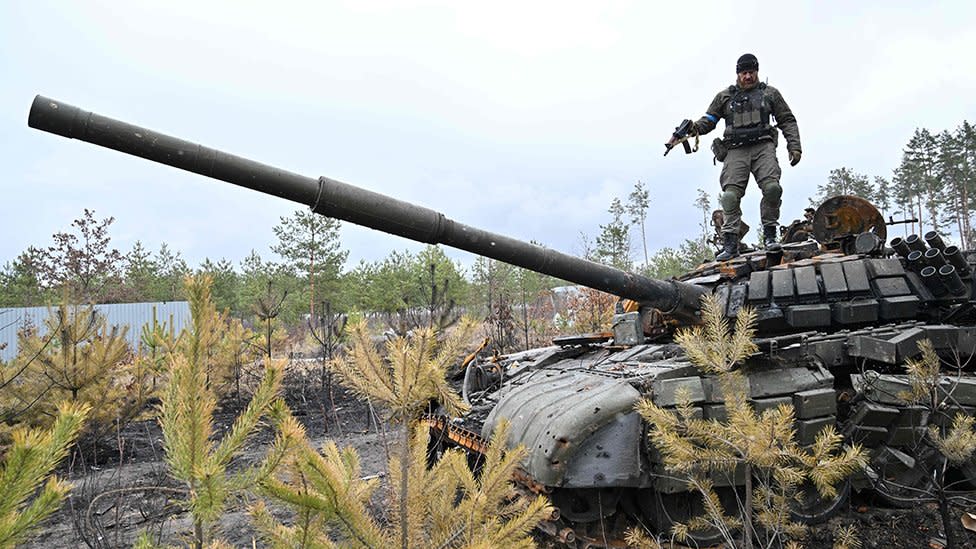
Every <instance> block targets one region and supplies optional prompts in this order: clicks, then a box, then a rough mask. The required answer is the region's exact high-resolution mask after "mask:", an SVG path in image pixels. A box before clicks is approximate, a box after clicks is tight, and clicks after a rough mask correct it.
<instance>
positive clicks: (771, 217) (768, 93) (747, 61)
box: [668, 53, 801, 261]
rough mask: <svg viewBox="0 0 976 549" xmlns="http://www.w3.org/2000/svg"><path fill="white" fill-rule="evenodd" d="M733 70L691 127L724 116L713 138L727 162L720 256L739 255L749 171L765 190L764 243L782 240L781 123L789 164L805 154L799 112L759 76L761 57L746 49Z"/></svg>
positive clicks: (710, 124)
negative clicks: (718, 136) (722, 128)
mask: <svg viewBox="0 0 976 549" xmlns="http://www.w3.org/2000/svg"><path fill="white" fill-rule="evenodd" d="M735 72H736V74H737V78H736V81H735V84H734V85H732V86H729V87H728V88H725V89H723V90H722V91H720V92H718V95H716V96H715V99H713V100H712V104H711V105H709V106H708V109H707V110H706V111H705V116H703V117H701V118H700V119H699V120H698V121H697V122H695V124H694V126H693V128H692V131H691V133H692V134H693V135H704V134H706V133H708V132H710V131H712V130H714V129H715V126H716V124H717V123H718V121H719V119H720V118H724V119H725V135H724V139H716V140H715V143H713V144H712V151H713V152H714V153H715V157H716V158H717V159H718V160H720V161H722V162H724V166H723V167H722V175H721V176H720V178H719V181H720V183H721V185H722V195H721V203H722V210H723V211H724V213H725V223H724V225H723V226H722V236H723V237H724V243H723V248H722V252H721V253H719V254H718V255H717V256H715V259H716V260H719V261H726V260H728V259H731V258H733V257H735V256H737V255H739V234H740V232H739V229H740V223H741V220H742V209H741V208H740V206H739V203H740V201H741V200H742V196H743V195H744V194H745V192H746V185H747V184H748V183H749V174H750V173H751V174H752V175H753V176H754V177H755V178H756V183H757V184H758V185H759V188H760V189H761V190H762V193H763V197H762V202H761V203H760V205H759V212H760V218H761V220H762V225H763V244H764V245H765V246H766V248H767V249H770V248H773V247H776V246H779V244H777V242H776V236H777V234H776V233H777V224H778V223H779V206H780V203H781V200H780V197H781V196H782V194H783V188H782V187H780V185H779V177H780V174H781V170H780V167H779V162H777V160H776V144H777V141H778V133H777V131H776V128H777V127H779V129H780V130H782V131H783V135H784V137H785V138H786V150H787V152H788V153H789V159H790V165H791V166H796V164H797V163H798V162H799V161H800V154H801V149H800V130H799V128H798V127H797V124H796V117H794V116H793V112H792V111H790V108H789V106H787V104H786V101H785V100H783V96H782V95H780V93H779V90H777V89H776V88H774V87H772V86H769V85H766V84H765V83H762V82H759V61H758V60H757V59H756V56H755V55H752V54H751V53H747V54H745V55H743V56H742V57H740V58H739V60H738V62H736V64H735ZM770 117H772V118H774V119H775V121H776V123H777V126H773V125H772V123H771V121H770ZM677 141H678V140H677V139H676V138H675V137H672V138H671V140H670V141H669V142H668V143H669V144H671V145H674V144H676V143H677Z"/></svg>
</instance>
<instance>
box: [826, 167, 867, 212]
mask: <svg viewBox="0 0 976 549" xmlns="http://www.w3.org/2000/svg"><path fill="white" fill-rule="evenodd" d="M838 195H850V196H859V197H861V198H863V199H865V200H869V201H870V200H874V195H875V189H874V187H873V186H872V185H871V181H870V180H869V179H868V177H867V176H866V175H864V174H860V173H857V172H855V171H854V170H851V169H850V168H836V169H833V170H830V175H829V176H828V177H827V182H826V183H823V184H820V185H817V194H816V196H815V197H813V198H811V199H810V205H811V206H812V207H814V208H816V207H818V206H819V205H820V204H821V203H823V201H824V200H826V199H828V198H830V197H832V196H838Z"/></svg>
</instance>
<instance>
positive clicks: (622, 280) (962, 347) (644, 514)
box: [28, 96, 976, 547]
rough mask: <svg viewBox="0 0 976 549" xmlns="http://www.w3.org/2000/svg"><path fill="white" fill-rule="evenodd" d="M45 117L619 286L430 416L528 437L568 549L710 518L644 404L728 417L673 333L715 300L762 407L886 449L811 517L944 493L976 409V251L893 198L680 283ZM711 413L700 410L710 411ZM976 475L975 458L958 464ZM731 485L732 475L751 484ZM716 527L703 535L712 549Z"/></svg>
mask: <svg viewBox="0 0 976 549" xmlns="http://www.w3.org/2000/svg"><path fill="white" fill-rule="evenodd" d="M28 124H29V125H30V126H31V127H33V128H37V129H40V130H44V131H47V132H51V133H55V134H58V135H62V136H64V137H69V138H75V139H81V140H84V141H88V142H90V143H94V144H96V145H100V146H103V147H108V148H112V149H115V150H118V151H121V152H124V153H128V154H132V155H135V156H140V157H143V158H146V159H148V160H152V161H154V162H159V163H163V164H168V165H170V166H174V167H177V168H180V169H184V170H187V171H191V172H195V173H198V174H201V175H204V176H207V177H211V178H215V179H220V180H223V181H226V182H228V183H232V184H235V185H239V186H243V187H247V188H249V189H253V190H256V191H260V192H263V193H266V194H271V195H275V196H278V197H281V198H284V199H286V200H291V201H293V202H298V203H301V204H305V205H307V206H308V207H309V208H311V209H312V211H315V212H317V213H319V214H322V215H326V216H330V217H334V218H337V219H340V220H343V221H347V222H350V223H355V224H358V225H363V226H366V227H370V228H373V229H376V230H379V231H384V232H387V233H391V234H396V235H399V236H402V237H404V238H408V239H411V240H415V241H418V242H425V243H430V244H444V245H446V246H451V247H454V248H458V249H462V250H466V251H469V252H471V253H475V254H480V255H483V256H486V257H490V258H492V259H496V260H499V261H503V262H507V263H510V264H513V265H516V266H519V267H523V268H526V269H530V270H533V271H537V272H540V273H545V274H548V275H551V276H554V277H557V278H560V279H563V280H567V281H570V282H573V283H576V284H580V285H583V286H587V287H591V288H595V289H598V290H601V291H604V292H607V293H610V294H613V295H616V296H619V297H620V298H621V300H620V301H619V302H618V305H617V311H616V314H615V315H614V317H613V327H612V332H611V333H608V334H597V335H587V336H569V337H562V338H557V339H556V340H554V341H553V345H551V346H549V347H545V348H540V349H532V350H528V351H524V352H520V353H515V354H511V355H507V356H500V357H498V356H496V357H479V358H477V359H475V360H473V361H470V362H469V363H468V364H467V365H466V366H465V370H464V380H463V382H462V394H463V396H464V398H465V400H466V401H467V402H468V403H469V404H470V405H471V411H470V412H469V413H468V414H466V415H465V416H464V417H460V418H453V417H447V416H444V415H441V414H436V413H435V414H431V415H428V416H425V417H424V418H423V419H422V421H423V422H424V423H425V424H426V425H427V426H428V427H429V428H430V430H431V432H432V434H433V435H434V436H433V438H432V440H433V441H434V443H433V445H432V450H438V449H442V448H445V447H460V448H463V449H465V450H466V451H467V452H469V455H470V456H471V458H472V460H471V461H472V463H476V462H477V457H478V455H479V454H480V453H481V452H482V451H483V450H484V449H485V447H486V442H487V439H488V437H489V436H490V434H491V433H492V432H493V431H494V428H495V427H496V426H497V425H498V423H499V422H500V421H501V420H502V419H506V420H508V421H509V422H510V423H511V429H510V431H509V439H508V441H507V444H508V445H509V446H510V447H514V446H516V445H520V444H521V445H524V446H525V447H526V448H528V450H529V453H528V456H527V458H526V459H525V461H524V462H523V463H522V467H521V469H520V471H519V473H518V475H517V479H516V480H517V482H518V483H519V485H520V486H521V488H522V490H524V491H526V492H534V493H543V494H546V495H548V496H549V497H550V499H551V500H552V502H553V504H554V505H555V506H556V508H557V510H558V512H557V513H555V514H554V516H553V517H552V518H551V520H549V521H548V522H546V523H544V524H543V525H542V526H541V527H540V528H541V529H542V530H543V531H544V532H547V533H548V534H550V535H552V536H553V537H555V538H556V539H557V540H558V541H559V542H561V543H563V544H566V545H575V546H579V547H604V546H616V545H615V543H617V542H618V541H619V536H620V534H621V532H622V531H623V528H624V527H625V526H627V525H630V524H637V523H640V524H643V525H645V526H651V527H653V528H657V529H658V530H659V531H662V532H666V531H668V529H669V528H670V526H671V525H672V524H673V523H674V522H676V521H685V520H687V519H688V518H690V517H691V516H693V514H697V512H696V504H695V500H696V499H697V497H698V496H696V495H693V494H691V493H690V492H687V491H686V488H685V484H684V482H683V481H682V480H681V479H675V478H672V477H671V476H670V475H666V474H664V471H663V467H662V465H661V463H659V460H658V458H657V457H656V451H655V450H654V449H653V448H651V447H649V444H650V443H649V442H648V441H647V438H646V426H645V425H643V424H642V420H641V417H640V416H639V415H638V414H637V412H636V411H635V405H636V403H637V402H638V400H640V399H641V398H649V399H651V400H653V401H654V402H655V403H657V404H658V405H661V406H665V407H667V406H674V405H675V404H676V399H677V394H678V393H679V390H680V391H681V393H682V394H685V393H687V394H689V395H691V398H692V402H693V404H694V406H695V407H696V409H697V410H700V412H701V415H702V417H704V418H720V417H721V411H722V409H723V407H722V396H721V394H720V392H719V391H716V390H715V388H716V386H717V384H716V383H715V380H714V379H713V378H711V377H709V376H707V375H704V374H703V373H702V372H701V371H699V370H698V369H697V368H696V367H695V366H693V365H692V364H691V363H690V362H689V361H688V359H687V358H686V357H685V356H684V354H683V351H682V350H681V348H680V347H679V346H677V345H676V344H675V343H674V341H673V335H674V333H675V330H677V329H679V328H681V327H683V326H689V325H692V324H695V323H697V322H698V321H699V319H700V310H699V306H700V298H701V297H702V296H704V295H707V294H711V295H713V296H715V298H716V299H717V300H718V302H719V303H720V304H721V306H722V308H723V310H724V311H725V315H726V317H727V318H728V319H730V320H733V319H735V318H736V317H737V315H738V314H739V312H740V311H741V310H742V309H743V307H747V306H748V307H750V308H751V309H753V310H754V311H756V313H757V318H758V324H757V332H756V340H755V342H756V344H757V346H758V347H759V349H760V351H759V352H758V353H757V354H756V355H754V356H752V357H750V358H749V359H748V361H747V363H748V364H747V365H748V368H747V370H748V372H749V374H748V377H749V379H748V381H749V383H748V387H749V399H750V401H751V402H752V404H753V406H754V407H755V408H756V409H760V410H761V409H767V408H771V407H775V406H778V405H779V404H784V403H785V404H792V405H793V406H794V408H795V411H796V436H797V438H798V441H799V442H801V443H803V444H807V443H811V442H812V441H813V439H814V437H815V436H816V434H817V433H818V432H819V431H820V430H821V429H823V428H824V427H825V426H827V425H835V426H836V427H837V429H838V431H839V432H841V433H842V434H843V435H844V436H845V438H846V440H847V441H848V442H850V443H858V444H861V445H862V446H864V447H865V448H867V449H869V451H870V461H869V464H868V465H867V466H866V467H865V469H864V470H863V471H862V472H860V473H858V474H856V475H855V476H854V477H853V479H852V480H851V482H850V483H849V484H845V485H844V487H843V489H842V490H840V491H839V493H838V496H837V497H836V498H834V499H832V500H830V501H824V500H820V499H816V498H813V499H810V500H808V501H807V502H806V504H804V505H802V506H798V507H797V509H795V510H794V513H795V515H796V516H797V517H798V518H801V519H803V520H806V521H808V522H820V521H824V520H826V519H828V518H829V517H830V516H831V514H832V513H833V512H835V511H836V510H837V509H838V508H840V507H841V506H842V504H843V503H844V500H845V498H846V497H847V495H848V494H849V489H848V488H850V487H853V488H854V489H858V490H873V491H875V492H876V493H877V494H878V495H879V496H881V497H883V498H886V499H888V500H889V501H891V502H892V503H894V504H896V505H912V504H913V503H914V500H913V497H914V496H913V494H914V493H915V490H917V489H921V490H924V489H926V487H927V485H926V483H927V482H931V481H930V480H927V474H926V471H931V469H932V461H931V460H932V459H934V458H933V456H932V453H931V451H928V452H927V451H925V450H924V448H922V447H921V443H920V440H921V435H920V433H922V432H923V431H924V429H925V428H926V427H927V426H928V425H939V424H944V423H945V422H946V421H948V419H947V418H950V417H951V416H952V415H954V413H955V412H957V411H964V412H966V413H969V414H972V413H973V412H974V410H976V376H974V375H972V374H971V373H970V372H969V370H971V366H967V365H968V359H969V357H971V356H972V355H973V353H974V352H976V307H974V301H973V274H972V273H973V259H972V257H971V256H970V255H969V254H968V253H966V252H963V251H960V250H959V249H958V248H956V247H954V246H946V245H945V243H944V242H943V240H942V238H941V236H940V235H939V234H937V233H935V232H930V233H927V234H925V235H924V236H922V237H919V236H918V235H911V236H908V237H906V238H894V239H892V240H891V242H890V244H889V245H888V246H886V245H885V241H886V239H887V231H886V229H887V226H886V224H885V221H884V219H883V218H882V216H881V215H880V214H879V212H878V211H877V209H876V208H875V207H874V206H872V205H871V204H870V203H868V202H867V201H865V200H863V199H860V198H858V197H852V196H840V197H833V198H831V199H829V200H827V201H826V202H824V204H822V205H821V206H820V207H819V208H818V209H817V210H816V211H815V212H813V213H812V215H810V212H807V215H806V219H805V220H804V221H803V222H802V225H803V231H794V232H792V233H790V235H789V237H788V238H786V239H784V240H787V241H786V242H784V243H783V245H782V248H781V250H780V251H778V252H776V253H766V252H763V251H754V252H748V253H745V254H743V255H741V256H740V257H737V258H735V259H733V260H731V261H728V262H722V263H714V262H713V263H706V264H704V265H701V266H699V267H698V268H697V269H695V270H694V271H693V272H689V273H686V274H684V275H682V276H679V277H676V278H674V279H672V280H655V279H650V278H646V277H643V276H640V275H637V274H634V273H628V272H624V271H620V270H618V269H614V268H612V267H608V266H605V265H600V264H597V263H593V262H590V261H587V260H584V259H580V258H576V257H573V256H570V255H567V254H563V253H560V252H558V251H555V250H551V249H548V248H544V247H541V246H537V245H533V244H529V243H526V242H522V241H519V240H516V239H512V238H509V237H506V236H503V235H499V234H494V233H491V232H488V231H485V230H482V229H478V228H474V227H471V226H468V225H464V224H462V223H459V222H457V221H454V220H452V219H449V218H447V217H446V216H444V215H443V214H441V213H439V212H436V211H433V210H430V209H428V208H424V207H421V206H417V205H414V204H410V203H407V202H404V201H401V200H397V199H395V198H391V197H388V196H385V195H382V194H379V193H375V192H372V191H369V190H366V189H362V188H358V187H355V186H352V185H349V184H346V183H342V182H339V181H335V180H333V179H329V178H327V177H319V178H311V177H305V176H301V175H297V174H294V173H290V172H287V171H284V170H281V169H278V168H274V167H271V166H268V165H265V164H261V163H258V162H255V161H253V160H248V159H245V158H241V157H237V156H234V155H231V154H228V153H224V152H221V151H218V150H216V149H211V148H208V147H204V146H201V145H197V144H195V143H192V142H189V141H184V140H182V139H178V138H175V137H171V136H167V135H163V134H160V133H157V132H153V131H151V130H148V129H145V128H141V127H138V126H134V125H131V124H128V123H125V122H120V121H118V120H114V119H111V118H108V117H105V116H101V115H98V114H94V113H91V112H88V111H84V110H81V109H78V108H76V107H73V106H71V105H67V104H65V103H61V102H60V101H56V100H52V99H48V98H45V97H41V96H37V97H36V98H35V100H34V103H33V105H32V107H31V110H30V115H29V119H28ZM925 339H928V340H931V341H932V343H933V345H934V347H935V348H936V350H937V351H938V352H939V353H940V354H942V355H943V356H945V357H947V358H950V359H952V360H951V361H947V363H948V364H950V365H957V366H958V367H955V368H951V372H947V374H951V383H948V384H947V385H946V387H945V391H946V392H947V393H949V394H951V399H949V402H951V405H950V406H948V407H945V409H944V410H939V413H933V414H928V413H926V412H925V411H924V410H921V409H920V408H918V407H916V406H910V405H907V404H905V403H904V402H903V401H901V400H900V399H899V398H898V394H899V393H900V392H901V391H903V390H906V389H908V385H909V384H908V381H907V376H906V375H905V370H904V364H905V362H906V361H907V360H909V359H911V358H915V357H917V356H918V355H919V353H920V351H919V349H918V343H919V342H920V341H922V340H925ZM697 410H696V411H697ZM954 474H955V475H957V477H958V478H960V479H961V480H960V482H962V484H963V485H965V486H966V489H967V490H968V489H972V488H974V487H976V468H971V467H963V468H961V470H959V471H955V472H954ZM735 482H736V481H732V482H731V483H730V484H734V483H735ZM716 539H717V538H715V537H710V536H709V534H708V533H702V534H701V535H700V536H697V537H695V538H694V541H695V542H697V543H700V544H704V543H710V542H712V541H715V540H716Z"/></svg>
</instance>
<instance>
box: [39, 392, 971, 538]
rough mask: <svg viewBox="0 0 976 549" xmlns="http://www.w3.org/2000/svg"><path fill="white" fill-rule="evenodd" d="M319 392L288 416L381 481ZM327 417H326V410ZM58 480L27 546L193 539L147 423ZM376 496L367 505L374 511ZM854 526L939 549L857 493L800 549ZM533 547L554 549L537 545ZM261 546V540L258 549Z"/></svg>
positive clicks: (365, 434) (372, 460)
mask: <svg viewBox="0 0 976 549" xmlns="http://www.w3.org/2000/svg"><path fill="white" fill-rule="evenodd" d="M331 395H332V396H331V398H330V397H329V391H328V390H323V389H322V387H321V386H320V384H319V381H318V379H317V376H312V377H306V378H300V379H296V378H294V377H289V378H287V379H286V389H285V396H286V400H287V401H288V404H289V405H290V406H291V408H292V410H293V411H294V413H295V415H296V417H297V418H298V419H299V420H300V421H301V422H302V424H303V425H304V426H305V428H306V429H307V431H308V435H309V437H310V438H311V439H312V440H313V442H314V443H315V444H316V445H321V444H322V443H323V442H325V441H326V440H328V439H332V440H335V441H336V442H337V443H338V444H339V445H340V446H352V447H354V448H356V450H357V451H358V452H359V455H360V460H361V465H362V470H363V475H384V474H385V470H386V463H387V460H388V452H389V451H390V449H391V448H392V441H393V440H395V439H396V435H395V433H394V432H393V431H392V428H391V427H390V426H389V425H387V424H385V423H383V422H382V421H381V419H379V418H378V417H377V415H376V414H374V413H373V411H372V410H371V409H370V407H369V406H368V405H367V404H366V403H364V402H362V401H360V400H359V399H357V398H356V397H355V396H354V395H352V394H351V393H350V392H349V391H347V390H345V389H343V388H342V387H341V386H338V385H335V386H333V387H332V390H331ZM242 407H243V405H242V404H241V403H240V402H238V401H237V400H235V399H234V398H233V397H231V398H229V399H227V400H225V401H224V402H223V403H222V405H221V406H220V408H219V409H218V411H217V413H216V416H215V423H216V429H215V432H216V433H217V434H221V433H223V432H225V431H226V430H227V429H229V428H230V426H231V424H232V422H233V420H234V418H235V417H236V416H237V414H238V413H239V412H240V410H241V409H242ZM333 410H334V411H333ZM272 438H273V433H272V432H271V431H270V430H268V429H266V430H264V431H262V432H261V433H260V434H259V435H258V436H256V437H255V438H254V440H252V441H251V442H250V443H249V444H248V446H247V447H246V448H245V451H244V452H243V453H242V455H241V456H240V457H239V458H237V460H236V462H235V465H240V464H246V463H255V462H257V461H259V460H260V459H261V458H262V457H263V455H264V450H265V449H266V447H267V446H268V444H270V442H271V440H272ZM81 446H82V447H81V449H79V450H76V451H74V452H73V453H72V456H71V458H70V459H69V462H68V463H66V464H65V465H64V466H62V469H61V471H60V472H59V474H60V475H61V476H63V477H67V478H68V479H69V480H71V482H73V484H74V489H73V490H72V492H71V495H70V497H69V498H68V500H67V501H66V502H65V504H64V505H63V506H62V508H61V509H60V510H59V511H58V512H57V513H55V515H54V516H52V517H51V518H50V519H48V520H47V521H46V522H45V523H44V525H43V526H42V528H41V529H40V530H39V531H38V532H36V534H35V535H34V537H33V538H32V539H31V540H30V543H28V545H27V547H32V548H47V547H51V548H54V547H56V548H62V547H90V548H93V549H101V548H113V547H131V545H132V543H133V541H134V540H135V538H136V537H137V536H138V535H139V534H140V533H142V532H147V533H149V534H150V535H151V536H152V537H153V539H154V540H156V541H157V542H161V543H165V544H177V545H184V543H183V542H185V541H186V540H187V539H188V536H189V533H190V532H191V529H192V525H191V523H190V520H189V515H188V514H187V513H186V512H185V511H184V510H182V509H181V508H180V507H179V505H177V504H176V503H175V502H177V501H179V500H180V498H181V494H180V493H179V489H180V485H179V483H177V482H176V481H174V480H173V479H171V478H170V477H169V476H168V474H167V468H166V464H165V462H164V461H163V453H162V433H161V432H160V429H159V426H158V424H157V423H156V421H155V420H154V419H145V420H141V421H136V422H132V423H130V424H129V425H127V426H125V427H124V428H123V429H122V430H121V431H119V432H117V433H115V434H114V435H113V436H109V437H103V439H102V440H101V441H99V443H98V444H92V443H91V442H90V441H89V442H87V443H83V444H82V445H81ZM383 493H384V490H383V488H382V487H381V488H380V489H379V490H377V495H376V497H374V510H376V511H377V512H379V510H380V508H381V507H382V499H383ZM248 504H249V502H248V501H243V500H235V501H233V502H231V504H230V505H229V509H228V511H227V512H226V514H225V515H224V517H223V519H222V520H221V522H220V525H219V528H220V534H221V535H222V536H223V537H224V538H225V539H227V540H228V541H230V542H231V543H232V544H233V545H234V546H237V547H252V543H254V539H255V538H256V534H255V531H254V529H253V528H252V527H251V525H250V521H249V519H248V517H247V514H246V508H247V506H248ZM958 514H959V511H958V510H957V512H956V514H955V517H954V523H953V525H952V527H953V528H954V529H955V531H956V532H957V536H958V539H960V540H962V541H963V543H962V544H961V545H960V546H961V547H967V548H976V533H972V532H969V531H967V530H964V529H963V528H962V527H961V525H960V523H959V522H958ZM850 524H854V525H855V527H856V529H857V532H858V536H859V538H860V540H861V542H862V546H863V547H865V548H888V547H908V548H925V547H935V548H938V547H941V545H940V544H939V543H938V540H939V538H944V536H943V535H942V534H941V532H940V528H941V527H940V522H939V519H938V512H937V510H936V508H935V507H934V506H932V505H919V506H915V507H912V508H910V509H892V508H889V507H885V506H884V504H882V503H881V502H878V501H876V500H875V499H874V498H872V497H871V496H870V494H855V495H854V496H853V497H852V498H851V500H850V501H849V503H848V505H847V506H846V507H845V509H844V510H843V511H842V512H841V513H840V514H839V515H838V516H837V517H835V518H833V519H832V520H831V521H830V522H829V523H827V524H822V525H817V526H814V527H812V528H811V529H810V533H809V535H808V538H807V540H806V543H805V544H804V546H805V547H807V548H808V549H821V548H829V547H832V546H833V539H834V536H833V531H835V530H836V529H837V528H838V527H840V526H847V525H850ZM539 541H540V546H541V547H555V545H553V544H552V543H550V542H548V541H546V540H544V539H542V538H540V539H539ZM256 546H258V547H260V546H261V544H260V542H258V543H257V545H256Z"/></svg>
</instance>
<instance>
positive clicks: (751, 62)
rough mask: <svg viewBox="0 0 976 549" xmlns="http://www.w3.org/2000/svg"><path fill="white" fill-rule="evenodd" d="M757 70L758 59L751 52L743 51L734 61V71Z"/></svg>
mask: <svg viewBox="0 0 976 549" xmlns="http://www.w3.org/2000/svg"><path fill="white" fill-rule="evenodd" d="M758 70H759V60H758V59H756V56H755V55H753V54H751V53H744V54H742V57H740V58H739V60H738V61H736V62H735V72H737V73H739V72H744V71H758Z"/></svg>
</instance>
